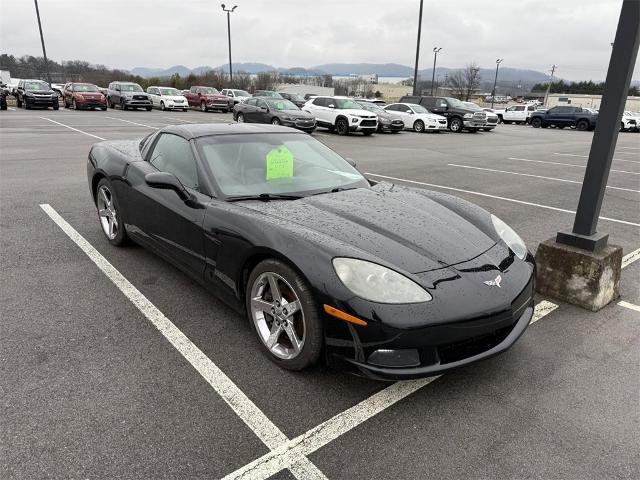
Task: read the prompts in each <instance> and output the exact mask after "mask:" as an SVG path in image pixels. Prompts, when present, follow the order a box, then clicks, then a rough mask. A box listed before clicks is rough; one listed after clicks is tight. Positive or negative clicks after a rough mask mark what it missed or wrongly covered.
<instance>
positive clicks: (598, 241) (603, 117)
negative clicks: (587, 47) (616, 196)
mask: <svg viewBox="0 0 640 480" xmlns="http://www.w3.org/2000/svg"><path fill="white" fill-rule="evenodd" d="M639 24H640V0H624V1H623V3H622V9H621V11H620V19H619V20H618V30H617V31H616V38H615V41H614V43H613V51H612V52H611V60H610V61H609V69H608V71H607V80H606V83H605V86H604V93H603V95H602V103H601V104H600V114H599V115H598V128H597V129H596V131H595V133H594V135H593V141H592V142H591V151H590V152H589V160H588V163H587V170H586V172H585V175H584V181H583V182H582V191H581V193H580V200H579V202H578V209H577V212H576V218H575V221H574V224H573V230H572V232H571V233H565V232H558V236H557V238H556V241H557V242H558V243H563V244H565V245H573V246H576V247H579V248H582V249H584V250H589V251H595V250H598V249H600V248H602V247H604V246H606V244H607V237H608V235H606V234H596V228H597V226H598V216H599V215H600V208H601V206H602V198H603V197H604V192H605V187H606V186H607V180H608V178H609V171H610V170H611V161H612V160H613V153H614V150H615V147H616V141H617V139H618V130H619V128H620V118H621V116H622V112H623V110H624V107H625V103H626V100H627V95H628V91H629V84H630V83H631V76H632V74H633V68H634V66H635V61H636V57H637V55H638V44H639V43H640V29H639V28H638V25H639Z"/></svg>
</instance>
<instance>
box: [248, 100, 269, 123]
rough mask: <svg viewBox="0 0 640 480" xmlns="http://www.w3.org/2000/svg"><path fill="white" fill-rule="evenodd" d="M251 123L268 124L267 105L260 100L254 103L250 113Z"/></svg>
mask: <svg viewBox="0 0 640 480" xmlns="http://www.w3.org/2000/svg"><path fill="white" fill-rule="evenodd" d="M251 121H252V122H255V123H270V122H269V105H267V102H265V101H264V100H263V99H262V98H259V99H258V101H257V102H256V107H255V108H254V109H253V112H252V113H251Z"/></svg>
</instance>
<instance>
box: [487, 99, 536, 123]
mask: <svg viewBox="0 0 640 480" xmlns="http://www.w3.org/2000/svg"><path fill="white" fill-rule="evenodd" d="M537 108H538V105H537V104H535V103H529V104H525V105H511V106H510V107H507V108H497V109H495V110H494V113H495V114H496V115H497V116H498V119H499V122H500V123H506V124H507V125H508V124H510V123H512V122H513V123H517V124H521V123H529V120H530V119H531V114H532V113H533V112H535V111H536V110H537Z"/></svg>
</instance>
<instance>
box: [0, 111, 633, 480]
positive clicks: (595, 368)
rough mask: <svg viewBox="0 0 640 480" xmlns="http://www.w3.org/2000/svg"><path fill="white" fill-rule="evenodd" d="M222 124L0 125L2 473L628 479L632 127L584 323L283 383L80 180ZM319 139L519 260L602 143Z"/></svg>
mask: <svg viewBox="0 0 640 480" xmlns="http://www.w3.org/2000/svg"><path fill="white" fill-rule="evenodd" d="M229 121H231V115H230V114H213V113H201V112H196V111H190V112H186V113H183V112H174V113H167V112H160V111H153V112H145V111H137V112H130V111H127V112H123V111H120V110H108V111H107V112H100V111H95V112H93V111H88V112H77V111H66V110H63V109H61V110H60V111H57V112H54V111H51V110H48V111H39V110H32V111H7V112H2V114H0V142H1V143H0V241H1V245H2V266H1V271H2V288H1V289H0V304H1V305H2V308H1V313H2V329H1V338H2V350H1V367H0V369H1V372H2V380H1V382H0V385H1V389H2V395H1V396H2V414H1V418H2V421H1V422H0V424H1V425H2V435H1V436H0V448H1V455H0V458H1V460H0V468H1V470H0V477H2V478H88V479H91V478H149V479H156V478H222V477H226V478H286V479H288V478H299V479H306V478H329V479H365V478H394V479H396V478H401V479H413V478H472V479H484V478H510V479H511V478H514V479H525V478H526V479H533V478H541V479H542V478H545V479H546V478H562V479H583V478H629V479H631V478H638V477H640V459H639V457H638V449H639V447H640V434H639V433H638V432H640V408H639V407H638V405H639V398H640V394H639V392H640V307H638V305H640V288H639V287H640V261H635V260H636V259H639V258H640V250H639V249H640V235H639V233H640V208H639V207H640V134H634V133H621V134H620V136H619V140H618V146H617V150H616V155H615V160H614V162H613V167H612V168H613V170H612V172H611V175H610V177H609V186H608V188H607V192H606V196H605V200H604V203H603V207H602V212H601V215H602V218H601V220H600V223H599V228H600V230H603V231H607V232H609V233H610V241H611V243H614V244H618V245H621V246H622V247H623V248H624V254H625V255H626V257H625V261H624V262H625V263H624V265H625V267H624V270H623V278H622V285H621V293H622V297H621V299H620V300H619V301H618V302H615V303H612V304H611V305H609V306H608V307H606V308H604V309H603V310H602V311H600V312H598V313H587V312H585V311H583V310H581V309H578V308H575V307H572V306H569V305H565V304H559V303H558V302H553V300H551V299H544V298H539V299H538V303H539V307H538V309H537V312H536V317H535V320H536V322H535V323H534V324H533V325H531V326H530V327H529V329H528V330H527V332H526V333H525V334H524V336H523V337H522V338H521V339H520V340H519V341H518V342H517V343H516V344H515V345H514V347H513V348H512V349H511V350H509V351H507V352H506V353H505V354H503V355H500V356H498V357H495V358H493V359H490V360H488V361H485V362H483V363H480V364H476V365H473V366H470V367H466V368H464V369H460V370H458V371H455V372H453V373H450V374H446V375H444V376H442V377H438V378H432V379H425V380H418V381H411V382H400V383H395V384H390V383H380V382H374V381H370V380H366V379H362V378H357V377H353V376H349V375H346V374H344V373H341V372H339V371H334V370H331V369H327V368H325V367H320V366H319V367H316V368H314V369H312V370H311V371H306V372H303V373H292V372H288V371H284V370H281V369H279V368H278V367H276V366H275V365H274V364H273V363H271V362H269V361H268V360H267V359H266V358H265V357H264V356H262V355H261V354H260V352H259V349H258V344H257V342H258V341H259V340H258V339H257V338H256V337H255V335H254V333H253V332H252V330H251V329H250V325H249V323H248V322H247V321H246V319H245V318H243V317H240V316H239V315H237V314H236V313H234V312H233V311H231V310H230V309H229V308H227V307H226V306H224V305H223V304H222V303H221V302H219V301H217V300H216V299H215V298H213V297H211V296H210V295H209V294H207V293H206V292H205V291H204V290H203V289H202V288H200V287H199V286H198V285H197V284H195V283H194V282H192V281H191V280H190V279H189V278H188V277H186V276H185V275H183V274H182V273H181V272H179V271H178V270H176V269H174V268H173V267H171V266H170V265H169V264H167V263H166V262H164V261H163V260H161V259H159V258H158V257H156V256H154V255H153V254H151V253H149V252H148V251H146V250H144V249H142V248H139V247H135V246H134V247H129V248H123V249H117V248H114V247H111V246H110V245H109V244H108V243H107V241H106V240H105V239H104V237H103V234H102V232H101V231H100V228H99V225H98V221H97V218H96V212H95V207H94V205H93V204H92V201H91V199H90V197H89V191H88V187H87V180H86V158H87V153H88V150H89V148H90V146H91V145H92V144H93V143H94V142H97V141H100V140H101V139H107V140H112V139H128V138H135V137H140V136H143V135H146V134H147V133H149V132H150V131H152V130H153V129H156V128H161V127H163V126H165V125H168V124H173V123H180V122H186V123H190V122H193V123H201V122H229ZM314 135H315V136H316V137H317V138H318V139H319V140H320V141H322V142H324V143H326V144H327V145H329V146H330V147H332V148H333V149H335V150H336V151H337V152H338V153H340V154H342V155H343V156H345V157H350V158H352V159H354V160H355V161H356V162H357V165H358V168H359V169H360V170H361V171H362V172H363V173H366V174H367V176H369V177H370V178H371V179H373V180H378V181H381V180H386V181H392V182H396V183H398V184H402V185H409V186H413V187H416V188H433V189H436V190H439V191H443V192H447V193H453V194H456V195H459V196H461V197H463V198H465V199H467V200H470V201H473V202H475V203H477V204H479V205H481V206H482V207H484V208H486V209H488V210H490V211H492V212H494V213H495V214H496V215H498V216H499V217H501V218H502V219H504V220H505V221H507V222H508V223H509V224H511V225H512V226H513V227H514V228H515V229H516V230H517V231H518V232H519V233H520V234H521V236H522V237H523V238H524V240H525V241H526V243H527V245H528V246H529V248H530V249H531V250H535V248H536V246H537V245H538V244H539V243H540V242H541V241H543V240H546V239H547V238H549V237H552V236H555V233H556V232H557V231H558V230H561V229H566V228H569V227H570V226H571V223H572V220H573V216H572V214H571V212H572V211H573V210H575V207H576V205H577V201H578V196H579V193H580V183H581V181H582V176H583V174H584V166H585V165H586V160H587V159H586V156H587V155H588V153H589V145H590V142H591V139H592V137H593V134H592V133H591V132H577V131H568V130H554V129H546V130H542V129H533V128H530V127H527V126H519V125H499V126H498V128H497V129H496V130H495V131H494V132H489V133H484V132H480V133H477V134H471V133H462V134H451V133H442V134H416V133H413V132H402V133H400V134H396V135H390V134H387V135H380V134H377V135H374V136H372V137H368V138H364V137H363V136H361V135H351V136H348V137H338V136H336V135H333V134H330V133H328V132H327V131H325V130H322V129H319V130H318V131H317V132H316V133H315V134H314ZM42 206H44V207H42ZM74 232H75V233H74ZM550 300H551V301H550ZM619 302H626V303H622V304H619ZM181 335H182V336H181Z"/></svg>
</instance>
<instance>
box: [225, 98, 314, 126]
mask: <svg viewBox="0 0 640 480" xmlns="http://www.w3.org/2000/svg"><path fill="white" fill-rule="evenodd" d="M233 119H234V120H235V121H237V122H238V123H245V122H246V123H271V124H273V125H284V126H286V127H293V128H297V129H299V130H303V131H305V132H307V133H311V132H313V131H314V130H315V129H316V121H315V119H314V118H313V115H311V114H310V113H308V112H303V111H302V110H300V109H299V108H298V107H297V106H296V105H295V104H294V103H293V102H291V101H289V100H286V99H284V98H269V97H253V98H249V99H247V100H245V101H244V102H242V103H237V104H236V105H235V106H234V107H233Z"/></svg>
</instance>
